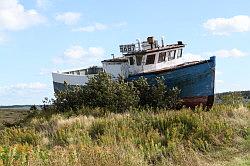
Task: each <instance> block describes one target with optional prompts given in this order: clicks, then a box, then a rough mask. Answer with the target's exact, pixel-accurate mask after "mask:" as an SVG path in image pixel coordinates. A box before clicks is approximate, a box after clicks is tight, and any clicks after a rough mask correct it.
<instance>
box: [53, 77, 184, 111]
mask: <svg viewBox="0 0 250 166" xmlns="http://www.w3.org/2000/svg"><path fill="white" fill-rule="evenodd" d="M179 94H180V90H178V89H177V88H173V89H168V88H166V86H165V84H164V80H163V78H156V80H155V84H153V85H150V84H149V83H148V82H147V80H146V79H145V78H143V77H141V78H139V79H138V80H136V81H133V82H125V81H124V80H121V79H120V80H119V81H116V80H112V78H111V76H110V75H108V74H106V73H99V74H98V75H96V76H94V77H92V78H90V80H89V82H88V83H87V84H86V85H85V86H77V87H72V86H67V85H65V90H64V91H59V92H57V93H56V94H55V97H56V100H54V105H55V107H56V110H59V111H60V112H65V111H67V112H68V111H70V110H72V111H73V112H77V110H79V109H81V108H82V107H91V108H95V107H100V108H107V109H109V110H110V111H111V112H116V113H122V112H125V111H127V110H128V109H129V108H130V107H137V106H140V107H146V106H149V107H155V108H166V109H173V108H179V107H180V106H181V99H180V97H179Z"/></svg>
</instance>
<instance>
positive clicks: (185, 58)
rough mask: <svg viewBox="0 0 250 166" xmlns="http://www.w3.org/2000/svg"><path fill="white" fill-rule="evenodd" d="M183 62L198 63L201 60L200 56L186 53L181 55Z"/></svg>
mask: <svg viewBox="0 0 250 166" xmlns="http://www.w3.org/2000/svg"><path fill="white" fill-rule="evenodd" d="M182 59H183V61H184V62H192V61H200V60H202V59H203V58H202V56H201V55H198V54H192V53H186V54H184V55H183V58H182Z"/></svg>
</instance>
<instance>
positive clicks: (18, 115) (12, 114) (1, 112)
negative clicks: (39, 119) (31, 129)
mask: <svg viewBox="0 0 250 166" xmlns="http://www.w3.org/2000/svg"><path fill="white" fill-rule="evenodd" d="M29 112H30V111H29V110H20V109H17V110H14V109H0V128H3V124H5V123H7V124H15V123H16V122H18V121H20V120H21V119H23V118H25V117H26V116H27V115H28V114H29Z"/></svg>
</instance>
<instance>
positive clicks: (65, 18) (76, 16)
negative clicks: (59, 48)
mask: <svg viewBox="0 0 250 166" xmlns="http://www.w3.org/2000/svg"><path fill="white" fill-rule="evenodd" d="M80 18H81V13H75V12H66V13H60V14H57V15H56V16H55V19H56V20H57V21H60V22H63V23H64V24H66V25H73V24H76V23H77V22H78V21H79V20H80Z"/></svg>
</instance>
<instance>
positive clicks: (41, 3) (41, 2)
mask: <svg viewBox="0 0 250 166" xmlns="http://www.w3.org/2000/svg"><path fill="white" fill-rule="evenodd" d="M51 4H52V1H50V0H36V6H37V7H38V8H41V9H47V8H48V7H49V6H51Z"/></svg>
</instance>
